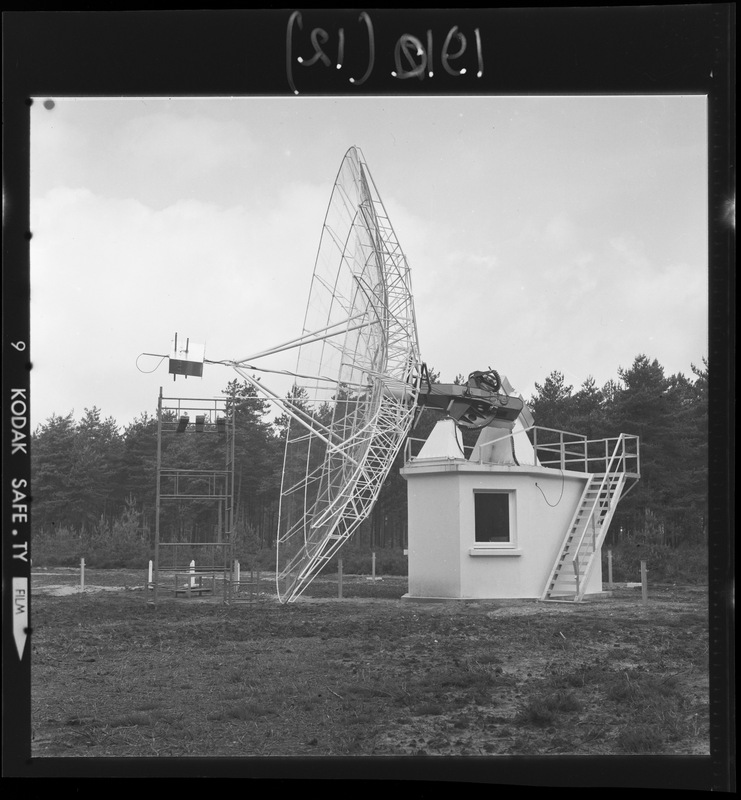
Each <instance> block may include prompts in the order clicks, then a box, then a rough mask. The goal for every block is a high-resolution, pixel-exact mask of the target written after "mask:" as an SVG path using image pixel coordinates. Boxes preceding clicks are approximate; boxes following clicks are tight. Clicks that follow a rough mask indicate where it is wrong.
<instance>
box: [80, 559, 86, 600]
mask: <svg viewBox="0 0 741 800" xmlns="http://www.w3.org/2000/svg"><path fill="white" fill-rule="evenodd" d="M80 591H81V592H84V591H85V559H84V558H81V559H80Z"/></svg>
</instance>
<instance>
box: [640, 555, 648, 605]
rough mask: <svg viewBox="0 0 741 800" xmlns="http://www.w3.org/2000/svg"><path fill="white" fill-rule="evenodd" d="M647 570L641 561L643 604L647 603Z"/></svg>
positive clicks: (644, 563)
mask: <svg viewBox="0 0 741 800" xmlns="http://www.w3.org/2000/svg"><path fill="white" fill-rule="evenodd" d="M647 573H648V570H647V569H646V562H645V561H641V596H642V598H643V602H644V603H647V602H648V576H647Z"/></svg>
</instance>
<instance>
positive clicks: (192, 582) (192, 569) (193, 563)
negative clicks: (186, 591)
mask: <svg viewBox="0 0 741 800" xmlns="http://www.w3.org/2000/svg"><path fill="white" fill-rule="evenodd" d="M189 571H190V574H191V575H193V577H192V578H191V579H190V585H191V587H193V586H195V585H196V579H195V574H196V561H195V559H193V560H192V561H191V562H190V570H189Z"/></svg>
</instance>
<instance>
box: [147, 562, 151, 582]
mask: <svg viewBox="0 0 741 800" xmlns="http://www.w3.org/2000/svg"><path fill="white" fill-rule="evenodd" d="M151 585H152V562H151V561H150V562H149V573H148V574H147V587H149V586H151Z"/></svg>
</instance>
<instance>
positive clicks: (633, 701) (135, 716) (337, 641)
mask: <svg viewBox="0 0 741 800" xmlns="http://www.w3.org/2000/svg"><path fill="white" fill-rule="evenodd" d="M79 578H80V576H79V570H75V569H69V570H65V569H49V570H37V571H35V573H34V576H33V594H32V606H31V609H32V626H33V638H32V686H33V696H32V726H33V754H34V756H37V757H42V758H43V757H48V756H73V757H79V756H105V757H111V756H116V757H118V756H124V757H128V756H143V755H149V756H209V757H212V756H242V757H244V756H294V757H296V756H298V757H304V756H312V755H320V756H342V755H352V756H362V755H372V756H425V755H431V756H494V755H502V756H509V755H529V754H530V755H532V754H537V755H555V754H573V755H615V754H636V753H638V754H663V755H685V756H686V755H707V754H708V753H709V717H708V705H709V701H708V664H707V657H708V631H707V591H706V589H704V588H703V587H674V586H654V587H649V596H648V600H647V602H645V603H644V602H643V600H642V595H641V589H640V587H626V586H625V585H623V586H616V587H614V588H613V591H612V593H610V594H605V595H604V596H600V597H596V598H592V599H590V600H589V601H587V602H584V603H580V604H575V605H574V604H543V603H538V602H535V601H497V600H487V601H465V602H458V601H447V602H436V603H420V602H414V601H409V600H405V599H402V596H403V595H404V593H405V592H406V579H405V578H394V577H384V578H383V579H381V580H377V581H370V580H369V579H368V578H367V577H363V576H345V577H344V580H343V597H342V598H341V599H340V598H339V597H338V586H337V580H336V577H335V576H332V577H330V578H326V579H325V578H319V579H317V580H316V581H315V582H314V583H313V584H312V585H311V586H310V587H309V590H307V592H306V594H305V595H304V596H302V597H301V598H300V599H299V600H298V601H297V602H296V603H293V604H290V605H287V606H282V605H280V604H279V603H278V602H277V598H276V596H275V593H274V587H273V586H272V584H271V583H270V580H269V577H268V576H263V581H262V583H261V594H260V597H259V600H258V601H256V602H243V603H233V604H230V605H228V606H225V605H224V604H223V602H221V601H220V600H219V598H218V597H217V598H200V599H199V598H190V599H184V598H178V599H175V598H173V597H171V596H167V593H165V592H163V593H162V597H161V600H160V601H159V602H158V604H157V606H156V607H152V606H151V604H148V602H147V590H146V588H145V578H146V576H145V575H144V574H142V573H139V572H136V571H112V570H88V571H87V572H86V577H85V591H84V592H83V591H81V590H80V586H79ZM218 594H219V593H218V592H217V595H218Z"/></svg>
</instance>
